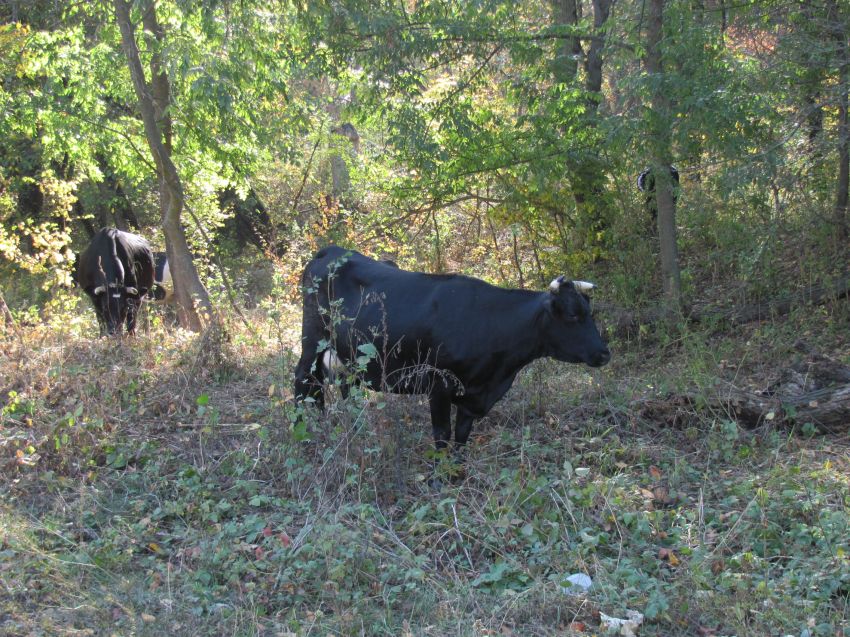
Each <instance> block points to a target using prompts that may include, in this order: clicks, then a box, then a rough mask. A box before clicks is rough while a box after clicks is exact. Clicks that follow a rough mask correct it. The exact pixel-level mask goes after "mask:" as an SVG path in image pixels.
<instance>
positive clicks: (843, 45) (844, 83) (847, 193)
mask: <svg viewBox="0 0 850 637" xmlns="http://www.w3.org/2000/svg"><path fill="white" fill-rule="evenodd" d="M836 28H837V29H839V30H841V31H842V33H840V34H838V35H837V37H836V40H837V41H838V42H839V55H840V64H841V68H840V70H839V80H838V90H839V96H838V184H837V187H836V198H835V230H836V232H835V236H836V239H837V242H838V246H839V249H842V250H845V249H846V246H847V239H848V229H847V205H848V198H850V143H848V116H847V107H848V103H847V102H848V99H847V92H848V87H850V64H848V60H847V42H846V40H845V37H844V34H843V29H841V27H840V26H839V27H836Z"/></svg>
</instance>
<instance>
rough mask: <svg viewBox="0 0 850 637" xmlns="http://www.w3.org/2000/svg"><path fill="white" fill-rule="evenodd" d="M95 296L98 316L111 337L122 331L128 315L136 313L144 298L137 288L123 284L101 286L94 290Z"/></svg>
mask: <svg viewBox="0 0 850 637" xmlns="http://www.w3.org/2000/svg"><path fill="white" fill-rule="evenodd" d="M93 294H94V298H95V303H96V304H97V307H98V309H99V312H98V315H99V317H100V318H101V320H102V321H103V327H104V328H105V329H106V333H107V334H108V335H109V336H112V335H113V334H115V333H116V332H120V331H121V326H122V325H123V324H124V321H126V320H127V314H128V313H129V312H135V311H136V308H138V305H139V302H140V298H141V296H142V295H141V294H140V293H139V290H138V289H137V288H135V287H132V286H129V285H123V284H122V283H109V284H104V285H99V286H97V287H96V288H94V290H93Z"/></svg>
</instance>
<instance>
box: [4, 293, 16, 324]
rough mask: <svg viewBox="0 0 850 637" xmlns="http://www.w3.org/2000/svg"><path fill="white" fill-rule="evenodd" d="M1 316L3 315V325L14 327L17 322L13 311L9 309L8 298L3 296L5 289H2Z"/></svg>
mask: <svg viewBox="0 0 850 637" xmlns="http://www.w3.org/2000/svg"><path fill="white" fill-rule="evenodd" d="M0 316H1V317H3V325H5V326H6V327H12V326H13V325H14V324H15V319H14V318H13V317H12V312H10V311H9V306H8V305H6V299H4V298H3V290H0Z"/></svg>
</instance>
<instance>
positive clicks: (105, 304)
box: [76, 228, 154, 335]
mask: <svg viewBox="0 0 850 637" xmlns="http://www.w3.org/2000/svg"><path fill="white" fill-rule="evenodd" d="M153 280H154V260H153V252H152V251H151V247H150V245H149V244H148V242H147V241H146V240H145V239H143V238H142V237H140V236H139V235H136V234H131V233H129V232H123V231H122V230H116V229H115V228H103V229H102V230H100V231H99V232H98V233H97V234H95V235H94V237H92V240H91V243H89V245H88V247H87V248H86V249H85V250H84V251H83V252H82V254H80V256H79V257H78V259H77V266H76V282H77V283H78V284H79V286H80V287H81V288H83V290H84V291H85V293H86V294H88V296H89V298H90V299H91V301H92V304H93V305H94V311H95V313H96V314H97V321H98V323H99V324H100V332H101V335H103V334H109V335H112V334H115V333H117V332H120V331H121V330H122V324H123V323H124V322H125V321H126V323H127V332H128V333H129V334H134V333H135V331H136V315H137V314H138V311H139V307H140V306H141V303H142V299H143V298H144V296H145V295H146V294H147V293H148V290H150V289H151V287H152V286H153Z"/></svg>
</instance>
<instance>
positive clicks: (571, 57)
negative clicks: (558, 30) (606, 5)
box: [551, 0, 607, 84]
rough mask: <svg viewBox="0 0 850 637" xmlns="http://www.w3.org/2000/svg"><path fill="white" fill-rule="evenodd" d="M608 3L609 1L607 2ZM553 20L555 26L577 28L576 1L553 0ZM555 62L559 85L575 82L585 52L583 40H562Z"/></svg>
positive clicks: (554, 70) (553, 72)
mask: <svg viewBox="0 0 850 637" xmlns="http://www.w3.org/2000/svg"><path fill="white" fill-rule="evenodd" d="M605 1H607V0H605ZM551 3H552V18H553V21H554V23H555V26H572V27H574V26H576V25H577V24H578V19H579V16H578V10H579V7H578V5H577V4H576V0H551ZM561 42H562V44H561V46H559V47H558V52H557V53H556V54H555V60H554V62H553V63H552V76H553V77H554V78H555V81H556V82H558V83H559V84H568V83H569V82H572V81H574V80H575V77H576V71H578V61H579V59H580V58H581V56H582V54H583V51H582V48H581V40H579V39H578V38H577V37H567V38H564V39H563V40H561Z"/></svg>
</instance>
